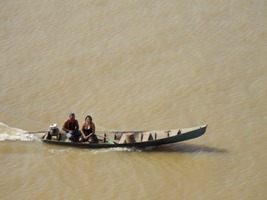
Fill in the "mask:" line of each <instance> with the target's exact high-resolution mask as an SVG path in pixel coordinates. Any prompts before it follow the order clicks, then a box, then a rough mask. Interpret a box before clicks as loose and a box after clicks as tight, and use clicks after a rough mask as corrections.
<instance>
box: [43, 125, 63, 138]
mask: <svg viewBox="0 0 267 200" xmlns="http://www.w3.org/2000/svg"><path fill="white" fill-rule="evenodd" d="M53 136H56V138H57V140H58V141H59V140H60V139H61V133H60V132H59V129H58V127H57V124H51V125H50V129H49V131H48V133H47V137H46V139H48V140H51V139H52V137H53Z"/></svg>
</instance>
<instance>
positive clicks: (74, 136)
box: [62, 112, 81, 142]
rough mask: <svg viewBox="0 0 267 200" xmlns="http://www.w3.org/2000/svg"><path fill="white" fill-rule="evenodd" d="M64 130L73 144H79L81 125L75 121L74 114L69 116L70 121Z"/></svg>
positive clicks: (65, 124) (64, 126) (68, 120)
mask: <svg viewBox="0 0 267 200" xmlns="http://www.w3.org/2000/svg"><path fill="white" fill-rule="evenodd" d="M62 130H64V131H65V132H66V136H67V138H69V139H70V140H71V141H73V142H78V141H79V137H80V136H81V133H80V131H79V123H78V120H76V119H75V114H74V113H73V112H72V113H70V115H69V119H67V121H65V123H64V125H63V127H62Z"/></svg>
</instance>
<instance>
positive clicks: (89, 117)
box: [84, 115, 93, 121]
mask: <svg viewBox="0 0 267 200" xmlns="http://www.w3.org/2000/svg"><path fill="white" fill-rule="evenodd" d="M88 117H89V119H90V120H91V121H93V118H92V117H91V116H90V115H87V116H86V117H85V119H84V121H85V120H86V119H87V118H88Z"/></svg>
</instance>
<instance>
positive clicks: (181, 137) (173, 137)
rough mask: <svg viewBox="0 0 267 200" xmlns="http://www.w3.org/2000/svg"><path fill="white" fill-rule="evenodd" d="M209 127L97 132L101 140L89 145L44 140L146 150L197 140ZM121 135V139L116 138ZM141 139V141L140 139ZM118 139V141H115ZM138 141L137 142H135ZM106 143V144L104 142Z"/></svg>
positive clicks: (55, 141)
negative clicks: (145, 148)
mask: <svg viewBox="0 0 267 200" xmlns="http://www.w3.org/2000/svg"><path fill="white" fill-rule="evenodd" d="M206 129H207V125H203V126H199V127H194V128H188V129H173V130H161V131H109V132H97V133H96V135H97V136H98V138H99V139H100V142H99V143H88V142H70V141H67V140H65V139H62V140H60V141H58V140H53V139H42V141H43V142H44V143H49V144H54V145H61V146H71V147H79V148H93V149H97V148H117V147H122V148H124V147H127V148H132V147H135V148H144V147H150V146H158V145H164V144H170V143H176V142H182V141H186V140H190V139H193V138H197V137H199V136H201V135H203V134H204V133H205V132H206ZM118 135H119V138H116V136H118ZM129 135H130V136H131V135H132V137H133V139H134V141H130V142H129V141H127V138H126V140H125V139H124V140H123V138H125V136H126V137H127V136H129ZM146 135H148V136H147V138H145V137H146ZM140 137H141V139H140ZM114 138H116V139H114ZM138 138H139V140H138ZM135 139H136V141H135ZM105 140H106V141H105ZM104 141H105V142H104Z"/></svg>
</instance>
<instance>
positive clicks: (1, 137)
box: [0, 122, 39, 142]
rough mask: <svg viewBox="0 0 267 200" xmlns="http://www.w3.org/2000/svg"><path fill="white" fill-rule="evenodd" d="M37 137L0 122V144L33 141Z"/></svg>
mask: <svg viewBox="0 0 267 200" xmlns="http://www.w3.org/2000/svg"><path fill="white" fill-rule="evenodd" d="M37 136H38V135H33V134H28V133H27V131H24V130H21V129H18V128H13V127H10V126H8V125H6V124H4V123H2V122H0V142H2V141H5V140H20V141H34V140H39V139H38V137H37Z"/></svg>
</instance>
